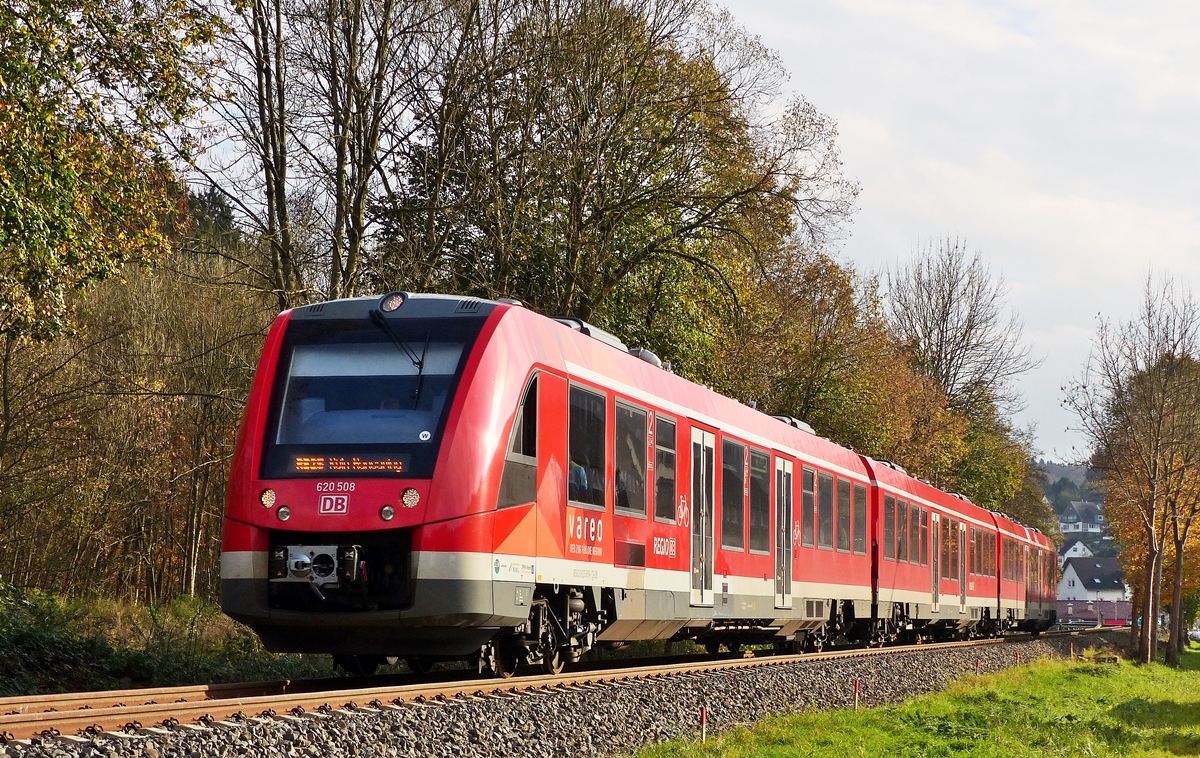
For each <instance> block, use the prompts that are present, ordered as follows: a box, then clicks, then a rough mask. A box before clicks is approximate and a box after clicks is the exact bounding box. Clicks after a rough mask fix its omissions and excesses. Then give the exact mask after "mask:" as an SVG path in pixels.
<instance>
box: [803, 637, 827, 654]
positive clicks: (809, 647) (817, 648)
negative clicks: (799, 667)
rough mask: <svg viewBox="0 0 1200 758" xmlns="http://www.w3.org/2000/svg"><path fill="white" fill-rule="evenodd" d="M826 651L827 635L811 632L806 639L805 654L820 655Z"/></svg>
mask: <svg viewBox="0 0 1200 758" xmlns="http://www.w3.org/2000/svg"><path fill="white" fill-rule="evenodd" d="M824 649H825V635H824V634H814V633H812V632H809V633H808V635H807V636H805V638H804V652H806V653H819V652H821V651H822V650H824Z"/></svg>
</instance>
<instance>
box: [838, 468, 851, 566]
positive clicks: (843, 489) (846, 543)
mask: <svg viewBox="0 0 1200 758" xmlns="http://www.w3.org/2000/svg"><path fill="white" fill-rule="evenodd" d="M837 549H838V550H840V551H842V552H846V553H848V552H850V482H848V481H846V480H845V479H838V481H837Z"/></svg>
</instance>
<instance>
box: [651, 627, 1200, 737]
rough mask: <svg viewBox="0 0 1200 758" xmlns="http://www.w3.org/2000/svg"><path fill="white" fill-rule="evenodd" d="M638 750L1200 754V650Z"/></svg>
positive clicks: (1020, 675)
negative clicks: (1163, 660)
mask: <svg viewBox="0 0 1200 758" xmlns="http://www.w3.org/2000/svg"><path fill="white" fill-rule="evenodd" d="M638 755H639V758H683V757H685V756H689V757H690V756H710V755H711V756H717V755H719V756H780V757H781V758H782V756H789V758H790V757H792V756H838V757H839V758H841V757H843V756H958V755H975V756H1005V758H1009V757H1011V756H1046V755H1051V756H1165V755H1200V652H1197V651H1196V650H1192V651H1189V652H1188V653H1187V654H1186V656H1185V661H1184V663H1183V666H1182V667H1181V669H1180V670H1175V669H1171V668H1168V667H1166V666H1162V665H1153V666H1135V665H1133V664H1130V663H1126V662H1121V663H1120V664H1119V665H1114V664H1111V663H1103V664H1095V663H1069V662H1063V661H1039V662H1036V663H1033V664H1031V665H1027V666H1022V667H1020V668H1017V669H1012V670H1009V671H1007V672H1003V673H1000V674H994V675H988V676H981V677H968V678H966V679H963V680H960V681H958V682H956V683H955V684H954V685H953V686H952V687H951V688H950V689H949V690H947V691H946V692H943V693H940V694H936V695H928V696H923V697H918V698H914V699H912V700H909V701H907V702H905V703H902V704H900V705H895V706H890V707H886V708H876V709H873V710H866V711H860V712H858V713H855V712H853V711H835V712H826V713H803V714H799V715H794V716H781V717H776V718H771V719H768V720H765V721H762V722H760V723H759V724H757V725H755V726H754V727H753V728H744V727H743V728H739V729H736V730H734V731H730V732H726V733H724V734H721V735H719V736H716V737H712V736H710V738H709V740H708V742H707V744H704V745H701V744H699V743H698V742H696V741H676V742H669V743H664V744H660V745H655V746H653V747H649V748H646V749H645V750H643V751H642V752H640V753H639V754H638Z"/></svg>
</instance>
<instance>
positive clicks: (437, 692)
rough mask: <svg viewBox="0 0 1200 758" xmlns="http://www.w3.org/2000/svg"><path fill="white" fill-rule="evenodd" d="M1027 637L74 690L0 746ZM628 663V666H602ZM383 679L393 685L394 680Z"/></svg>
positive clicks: (2, 728)
mask: <svg viewBox="0 0 1200 758" xmlns="http://www.w3.org/2000/svg"><path fill="white" fill-rule="evenodd" d="M1099 631H1111V630H1110V629H1096V630H1081V631H1070V632H1050V633H1046V634H1044V635H1043V636H1048V637H1049V636H1071V635H1084V634H1089V633H1093V632H1099ZM1030 638H1031V636H1030V635H1024V634H1023V635H1012V636H1008V637H1003V638H999V639H984V640H970V641H965V642H945V643H935V644H923V645H908V646H898V647H885V648H867V649H862V648H855V649H848V650H835V651H829V652H822V653H806V654H801V655H763V656H758V657H736V658H733V657H730V658H721V659H714V658H713V657H712V656H702V657H700V659H699V660H697V659H692V660H686V659H685V660H680V659H674V660H671V661H670V662H666V663H664V662H650V663H648V662H647V661H646V660H645V659H642V660H637V661H633V662H634V663H635V664H637V665H633V666H628V665H624V666H622V667H621V668H611V667H594V668H591V669H590V670H578V669H576V670H573V671H570V672H564V673H562V674H558V675H554V676H545V675H542V676H524V677H519V678H515V679H509V680H502V679H494V678H489V679H478V678H471V679H463V678H461V676H460V674H459V672H445V673H443V674H442V675H441V676H436V675H435V676H426V677H420V678H419V681H412V680H413V679H414V677H413V676H411V675H410V676H397V677H389V678H386V679H385V678H383V677H374V678H371V679H370V680H366V679H363V678H342V679H319V680H298V681H281V682H267V683H239V684H213V685H197V686H188V687H160V688H152V689H135V690H113V691H103V692H75V693H65V694H60V695H39V696H22V697H10V698H0V743H4V742H6V741H7V742H14V741H25V740H30V739H35V738H45V737H66V738H67V739H70V738H71V737H73V736H81V737H84V738H87V737H91V736H97V735H103V734H109V735H112V736H116V735H120V736H127V735H128V734H130V733H136V732H138V731H145V730H149V731H150V732H151V733H153V732H154V730H156V729H162V728H175V727H180V726H182V727H183V728H189V727H191V728H196V726H197V725H198V726H200V727H203V726H205V725H210V724H216V723H221V722H224V721H229V720H239V719H246V718H254V717H276V716H283V717H285V718H286V717H288V716H292V717H301V716H304V715H306V714H331V713H336V712H339V711H340V712H353V711H362V710H364V709H365V710H375V711H379V710H386V709H394V708H402V707H405V706H406V705H412V704H414V703H417V704H426V703H428V704H436V703H440V702H448V701H451V700H454V699H461V698H473V697H511V696H514V695H518V694H520V693H524V692H531V691H539V690H541V691H546V690H549V689H555V688H566V687H580V686H589V685H604V684H612V683H614V682H620V681H629V680H638V679H650V678H660V677H666V676H673V675H685V674H700V673H711V672H715V671H723V670H732V669H742V668H752V667H761V666H780V665H786V664H789V663H797V662H802V661H820V660H830V659H836V658H853V657H865V656H879V655H891V654H895V653H901V652H905V651H913V650H931V649H937V648H955V647H974V646H988V645H1002V644H1006V643H1008V642H1023V641H1027V640H1029V639H1030ZM607 663H608V664H618V665H620V664H627V663H629V662H628V661H608V662H607ZM389 680H402V681H400V682H398V683H397V682H393V681H389ZM367 681H369V682H370V684H369V685H367V684H366V682H367Z"/></svg>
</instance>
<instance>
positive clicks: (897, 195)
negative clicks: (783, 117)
mask: <svg viewBox="0 0 1200 758" xmlns="http://www.w3.org/2000/svg"><path fill="white" fill-rule="evenodd" d="M730 8H731V10H732V11H733V13H734V15H735V16H736V17H737V18H738V19H739V20H740V21H741V22H742V23H743V24H744V25H745V26H746V27H747V28H748V29H749V30H750V31H751V32H752V33H754V34H757V35H760V36H762V38H763V41H764V42H765V43H766V44H767V45H769V46H771V47H773V48H775V49H777V50H779V51H780V53H781V55H782V58H783V60H784V62H785V64H786V65H787V67H788V68H789V70H790V71H791V72H792V78H791V81H790V85H791V86H792V87H793V88H794V89H795V90H796V91H798V92H800V93H802V94H804V95H805V96H806V97H807V98H808V99H809V100H810V101H811V102H812V103H813V104H814V105H815V106H816V107H818V108H819V109H821V110H823V111H825V112H826V113H829V114H830V115H832V116H833V117H834V118H835V119H837V120H838V122H839V125H840V130H841V137H840V144H841V147H842V151H843V157H844V159H845V169H846V171H847V173H848V174H849V175H850V176H853V177H856V178H857V179H859V180H860V181H861V182H862V186H863V193H862V195H861V197H860V203H859V205H860V209H861V210H860V212H859V214H858V216H857V217H856V220H855V223H854V227H853V236H852V237H851V238H850V240H849V241H848V242H847V243H846V245H845V248H844V256H845V257H847V258H849V259H850V260H851V261H853V262H854V263H855V264H857V265H858V266H859V267H861V268H865V269H866V268H876V267H878V266H881V265H885V264H887V263H890V262H892V261H894V260H896V259H897V258H898V257H902V256H906V255H907V254H908V253H909V251H910V250H911V249H912V248H913V247H914V246H915V245H916V244H917V243H918V242H919V241H923V240H928V239H930V238H931V237H938V236H942V235H947V234H948V235H952V236H953V235H958V236H962V237H964V238H966V239H967V240H968V241H969V242H970V243H971V245H972V246H976V247H978V248H980V249H981V250H983V252H984V254H985V255H986V256H987V257H988V258H989V260H990V261H991V262H992V265H993V267H994V268H995V269H997V270H999V271H1002V272H1003V274H1004V276H1005V279H1006V280H1007V281H1008V283H1009V285H1010V290H1011V294H1012V298H1011V299H1012V302H1013V305H1014V307H1015V308H1016V309H1017V310H1018V312H1019V313H1020V314H1021V315H1022V317H1023V318H1024V319H1025V321H1026V323H1027V325H1028V336H1029V338H1030V341H1031V343H1033V346H1034V349H1035V351H1036V352H1037V353H1039V354H1043V355H1045V356H1046V361H1045V363H1044V364H1043V366H1042V367H1041V368H1039V369H1037V370H1036V371H1034V372H1031V374H1030V375H1028V376H1027V377H1025V378H1024V379H1023V380H1022V382H1021V388H1022V390H1023V391H1024V392H1025V394H1026V397H1027V411H1026V412H1025V414H1023V416H1022V420H1024V421H1032V422H1036V423H1037V425H1038V441H1039V443H1040V446H1041V447H1042V449H1043V451H1044V452H1046V453H1047V454H1052V453H1054V452H1056V451H1057V452H1058V453H1059V454H1061V455H1069V454H1070V449H1071V448H1072V446H1075V447H1081V441H1080V438H1079V437H1078V435H1077V434H1075V433H1069V432H1066V431H1064V429H1065V428H1066V427H1067V426H1069V425H1071V424H1072V423H1073V419H1072V418H1071V417H1070V415H1069V414H1068V413H1067V412H1065V411H1063V410H1062V409H1061V408H1060V401H1061V392H1060V387H1061V386H1062V385H1063V384H1064V383H1065V382H1066V381H1067V380H1068V379H1070V378H1071V377H1073V376H1075V375H1077V374H1078V372H1079V371H1080V369H1081V368H1082V365H1083V361H1084V360H1085V358H1086V356H1087V351H1088V348H1089V340H1090V336H1091V334H1092V333H1093V331H1094V327H1095V320H1096V316H1097V314H1103V315H1105V316H1108V317H1113V318H1122V317H1125V316H1127V315H1128V314H1129V313H1131V312H1132V310H1133V308H1134V307H1135V304H1136V302H1137V300H1138V298H1139V295H1140V286H1139V285H1140V282H1141V280H1142V278H1143V277H1144V276H1145V274H1146V272H1147V271H1148V270H1149V269H1150V268H1151V267H1153V269H1154V270H1155V271H1156V272H1169V273H1173V274H1175V275H1176V276H1177V277H1179V278H1180V279H1181V280H1184V281H1189V280H1190V281H1192V282H1197V283H1200V140H1197V139H1196V137H1195V132H1196V131H1197V125H1198V124H1200V45H1197V44H1196V40H1197V39H1200V4H1195V3H1191V2H1175V3H1154V4H1128V3H1116V2H1099V3H1097V2H1071V1H1068V2H1057V3H1046V2H1036V3H1035V2H990V3H989V2H948V1H947V2H939V1H936V0H930V1H927V2H915V3H914V2H902V1H901V0H894V1H893V0H847V1H846V2H834V1H833V0H823V1H821V2H806V3H786V2H779V1H777V0H776V1H774V2H762V1H761V0H756V1H755V2H749V0H739V1H738V2H734V3H732V4H731V5H730Z"/></svg>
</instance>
